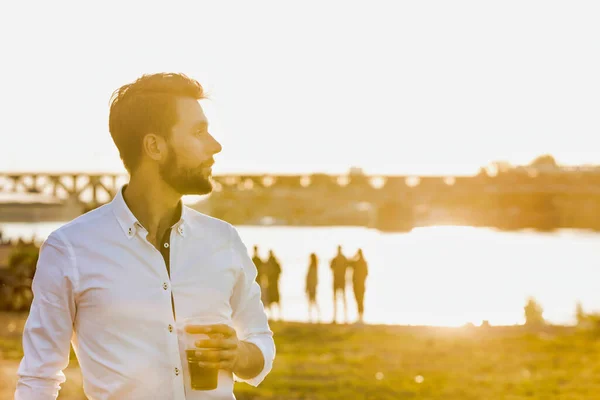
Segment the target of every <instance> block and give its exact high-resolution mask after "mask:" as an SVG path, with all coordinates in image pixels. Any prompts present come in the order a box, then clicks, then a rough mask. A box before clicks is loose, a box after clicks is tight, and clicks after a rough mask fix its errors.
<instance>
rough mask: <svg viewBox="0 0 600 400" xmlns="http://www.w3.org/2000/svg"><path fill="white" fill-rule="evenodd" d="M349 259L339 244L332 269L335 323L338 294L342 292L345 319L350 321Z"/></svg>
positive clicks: (332, 261)
mask: <svg viewBox="0 0 600 400" xmlns="http://www.w3.org/2000/svg"><path fill="white" fill-rule="evenodd" d="M347 268H348V259H347V258H346V256H344V254H342V246H338V252H337V255H336V256H335V258H333V260H331V271H332V272H333V321H332V322H333V323H334V324H335V323H336V322H337V295H338V293H340V292H341V294H342V299H343V300H344V321H345V322H348V304H347V302H346V269H347Z"/></svg>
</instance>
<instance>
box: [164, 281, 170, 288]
mask: <svg viewBox="0 0 600 400" xmlns="http://www.w3.org/2000/svg"><path fill="white" fill-rule="evenodd" d="M168 288H169V285H167V282H165V283H163V289H165V290H167V289H168Z"/></svg>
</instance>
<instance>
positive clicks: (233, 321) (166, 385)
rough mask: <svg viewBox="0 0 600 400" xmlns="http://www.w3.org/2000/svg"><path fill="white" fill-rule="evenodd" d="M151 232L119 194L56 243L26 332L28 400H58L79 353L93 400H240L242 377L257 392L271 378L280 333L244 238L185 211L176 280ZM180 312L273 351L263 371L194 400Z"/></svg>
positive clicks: (21, 391)
mask: <svg viewBox="0 0 600 400" xmlns="http://www.w3.org/2000/svg"><path fill="white" fill-rule="evenodd" d="M147 234H148V232H147V231H146V230H145V229H144V228H143V227H142V226H141V225H140V224H139V223H138V221H137V219H136V218H135V216H134V215H133V213H132V212H131V211H130V210H129V208H128V207H127V204H126V203H125V201H124V199H123V196H122V193H121V191H119V193H118V194H117V195H116V196H115V198H114V199H113V201H112V202H111V203H109V204H107V205H104V206H102V207H100V208H98V209H96V210H94V211H91V212H89V213H87V214H84V215H82V216H81V217H79V218H77V219H75V220H73V221H72V222H70V223H68V224H67V225H65V226H63V227H61V228H60V229H58V230H56V231H54V232H53V233H52V234H51V235H50V236H49V237H48V238H47V239H46V241H45V242H44V244H43V245H42V248H41V250H40V257H39V261H38V265H37V270H36V274H35V277H34V280H33V293H34V300H33V304H32V306H31V311H30V313H29V317H28V319H27V323H26V325H25V330H24V332H23V353H24V357H23V360H22V361H21V365H20V367H19V372H18V375H19V381H18V384H17V390H16V393H15V398H16V399H17V400H33V399H36V400H37V399H44V400H45V399H56V397H57V396H58V390H59V388H60V384H61V383H63V382H64V380H65V376H64V374H63V372H62V370H63V369H64V368H65V367H66V366H67V364H68V362H69V352H70V343H72V344H73V348H74V350H75V353H76V355H77V359H78V361H79V365H80V367H81V371H82V375H83V388H84V391H85V393H86V395H87V396H88V397H89V398H90V399H92V400H104V399H119V400H121V399H128V400H136V399H140V400H142V399H143V400H148V399H160V400H168V399H173V400H183V399H188V400H190V399H235V397H234V395H233V382H234V379H235V380H239V381H245V382H247V383H249V384H251V385H254V386H256V385H258V384H259V383H260V382H261V381H262V380H263V379H264V378H265V376H266V375H267V374H268V373H269V371H270V370H271V367H272V364H273V359H274V357H275V344H274V342H273V333H272V332H271V330H270V328H269V324H268V321H267V316H266V314H265V311H264V308H263V304H262V302H261V299H260V288H259V286H258V284H257V283H256V282H255V279H256V273H257V271H256V268H255V266H254V264H253V262H252V260H251V259H250V257H249V256H248V252H247V249H246V247H245V246H244V244H243V243H242V241H241V239H240V237H239V235H238V233H237V231H236V230H235V228H233V227H232V226H231V225H229V224H228V223H226V222H223V221H221V220H218V219H215V218H211V217H209V216H206V215H203V214H200V213H198V212H196V211H194V210H192V209H190V208H188V207H185V206H184V207H183V208H182V215H181V219H180V220H179V222H177V224H175V225H174V227H173V229H172V230H171V236H170V270H171V273H170V277H169V274H168V273H167V269H166V265H165V261H164V259H163V257H162V255H161V253H160V252H159V251H158V250H157V249H156V248H154V247H153V246H152V244H150V242H148V241H147V239H146V236H147ZM171 297H172V298H173V303H174V310H173V308H172V304H171ZM173 311H175V316H176V318H177V319H178V320H180V319H182V318H188V317H196V316H200V317H211V318H212V317H214V318H217V319H224V320H225V321H227V323H229V324H230V325H231V326H232V327H233V328H235V330H236V332H237V336H238V338H239V339H240V340H244V341H247V342H251V343H254V344H255V345H256V346H258V348H259V349H260V350H261V351H262V354H263V356H264V360H265V363H264V369H263V371H262V372H261V373H260V374H259V375H258V376H257V377H255V378H253V379H249V380H244V379H241V378H238V377H237V376H234V375H233V374H231V373H230V372H227V371H224V370H221V371H219V382H218V388H217V389H215V390H212V391H191V390H190V389H189V387H186V386H187V385H186V384H185V383H184V374H183V373H182V371H183V369H184V367H187V366H186V365H184V364H185V363H186V361H185V360H186V359H185V354H180V350H179V345H178V339H177V332H176V329H174V327H175V316H174V313H173Z"/></svg>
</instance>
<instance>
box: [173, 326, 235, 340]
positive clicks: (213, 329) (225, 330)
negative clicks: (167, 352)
mask: <svg viewBox="0 0 600 400" xmlns="http://www.w3.org/2000/svg"><path fill="white" fill-rule="evenodd" d="M185 331H186V332H187V333H192V334H193V333H221V334H223V335H225V336H227V337H229V336H234V335H235V329H233V328H232V327H230V326H229V325H225V324H218V325H186V326H185Z"/></svg>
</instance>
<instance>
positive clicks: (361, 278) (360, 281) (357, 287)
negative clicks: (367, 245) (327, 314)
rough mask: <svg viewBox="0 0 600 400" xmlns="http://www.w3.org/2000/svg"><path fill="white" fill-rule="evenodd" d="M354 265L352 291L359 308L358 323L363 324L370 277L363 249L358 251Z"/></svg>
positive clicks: (353, 261)
mask: <svg viewBox="0 0 600 400" xmlns="http://www.w3.org/2000/svg"><path fill="white" fill-rule="evenodd" d="M351 265H352V289H353V291H354V297H355V298H356V305H357V306H358V322H359V323H361V324H362V323H363V315H364V313H365V307H364V300H365V282H366V280H367V275H369V268H368V266H367V261H366V260H365V258H364V256H363V252H362V249H358V252H357V253H356V256H355V257H354V259H353V260H352V262H351Z"/></svg>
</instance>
